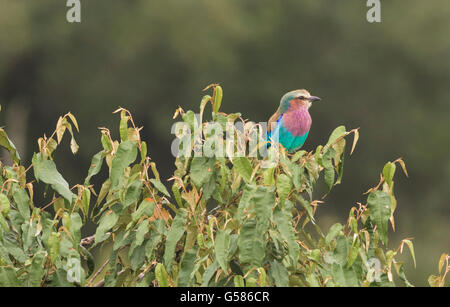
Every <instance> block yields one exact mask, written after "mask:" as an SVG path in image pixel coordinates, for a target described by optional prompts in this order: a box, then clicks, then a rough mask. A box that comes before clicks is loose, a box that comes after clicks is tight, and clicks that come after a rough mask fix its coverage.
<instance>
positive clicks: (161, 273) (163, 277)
mask: <svg viewBox="0 0 450 307" xmlns="http://www.w3.org/2000/svg"><path fill="white" fill-rule="evenodd" d="M155 276H156V280H157V281H158V285H159V286H160V287H168V286H169V275H168V274H167V272H166V270H165V268H164V265H163V264H162V263H158V264H157V265H156V267H155Z"/></svg>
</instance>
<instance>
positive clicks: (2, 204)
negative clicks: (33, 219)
mask: <svg viewBox="0 0 450 307" xmlns="http://www.w3.org/2000/svg"><path fill="white" fill-rule="evenodd" d="M10 210H11V205H10V203H9V199H8V197H7V196H6V195H5V194H3V193H2V194H0V213H1V214H2V215H3V216H4V217H6V216H8V214H9V211H10ZM27 220H28V219H27Z"/></svg>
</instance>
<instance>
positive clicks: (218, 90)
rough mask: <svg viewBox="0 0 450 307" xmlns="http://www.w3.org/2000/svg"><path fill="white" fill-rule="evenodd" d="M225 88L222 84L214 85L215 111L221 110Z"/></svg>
mask: <svg viewBox="0 0 450 307" xmlns="http://www.w3.org/2000/svg"><path fill="white" fill-rule="evenodd" d="M222 97H223V90H222V87H221V86H220V85H217V86H216V87H214V103H213V111H214V113H217V112H219V109H220V105H221V104H222Z"/></svg>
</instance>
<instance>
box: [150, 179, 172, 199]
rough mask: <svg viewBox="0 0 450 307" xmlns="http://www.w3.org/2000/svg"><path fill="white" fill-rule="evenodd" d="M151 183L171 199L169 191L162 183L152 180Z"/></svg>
mask: <svg viewBox="0 0 450 307" xmlns="http://www.w3.org/2000/svg"><path fill="white" fill-rule="evenodd" d="M150 182H151V183H153V185H154V186H155V188H156V189H158V191H160V192H161V193H163V194H164V195H166V196H167V197H170V194H169V191H167V189H166V187H165V186H164V184H163V183H162V182H161V181H159V180H156V179H154V178H152V179H150Z"/></svg>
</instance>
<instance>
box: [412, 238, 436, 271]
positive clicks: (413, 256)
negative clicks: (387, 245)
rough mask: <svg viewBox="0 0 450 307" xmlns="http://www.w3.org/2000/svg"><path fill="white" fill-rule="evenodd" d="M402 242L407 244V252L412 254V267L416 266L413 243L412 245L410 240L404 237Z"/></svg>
mask: <svg viewBox="0 0 450 307" xmlns="http://www.w3.org/2000/svg"><path fill="white" fill-rule="evenodd" d="M403 242H404V243H406V245H408V248H409V252H410V253H411V256H412V258H413V261H414V267H416V256H415V254H414V245H413V243H412V242H411V241H410V240H408V239H404V240H403ZM439 271H441V270H439Z"/></svg>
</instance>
